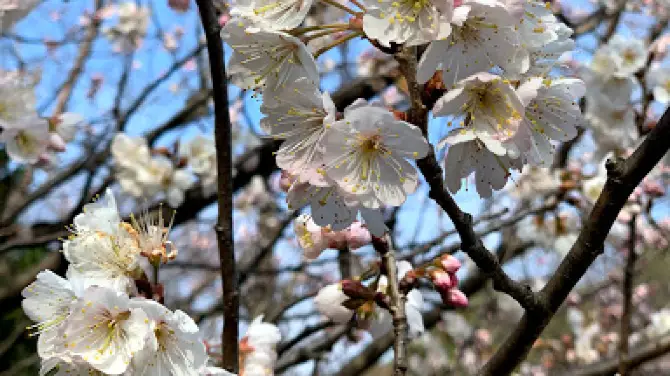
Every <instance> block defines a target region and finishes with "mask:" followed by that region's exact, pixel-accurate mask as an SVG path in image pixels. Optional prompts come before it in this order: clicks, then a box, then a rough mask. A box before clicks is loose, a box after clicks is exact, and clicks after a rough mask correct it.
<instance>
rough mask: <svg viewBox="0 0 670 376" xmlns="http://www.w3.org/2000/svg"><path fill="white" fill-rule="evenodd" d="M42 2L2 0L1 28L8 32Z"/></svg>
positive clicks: (0, 6)
mask: <svg viewBox="0 0 670 376" xmlns="http://www.w3.org/2000/svg"><path fill="white" fill-rule="evenodd" d="M40 3H41V1H40V0H2V1H0V29H1V31H2V33H3V34H4V33H6V32H8V31H10V30H11V29H12V27H13V26H14V25H15V24H16V23H17V22H19V21H21V20H22V19H23V18H24V17H26V16H27V15H28V14H29V13H30V12H31V11H32V10H33V9H34V8H35V7H37V6H38V5H39V4H40Z"/></svg>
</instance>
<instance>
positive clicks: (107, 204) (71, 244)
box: [63, 190, 141, 292]
mask: <svg viewBox="0 0 670 376" xmlns="http://www.w3.org/2000/svg"><path fill="white" fill-rule="evenodd" d="M72 231H73V235H72V236H71V237H70V238H69V239H68V240H66V241H65V242H63V254H64V255H65V258H66V259H67V260H68V261H69V262H70V265H69V266H68V271H67V276H68V279H73V278H82V279H83V280H84V281H85V285H84V287H88V286H91V285H101V286H109V287H112V288H113V289H115V290H118V291H125V292H132V291H134V290H135V282H134V280H135V278H138V277H140V274H141V269H140V268H139V264H138V257H139V255H140V251H141V250H140V248H139V245H138V243H137V240H136V238H135V237H134V236H133V233H134V230H133V229H132V227H131V226H130V225H129V224H127V223H123V222H121V221H120V218H119V215H118V209H117V207H116V201H115V200H114V196H113V194H112V192H111V191H110V190H108V191H107V192H106V193H105V196H104V197H103V199H101V200H100V201H99V202H97V203H95V204H89V205H86V206H85V207H84V213H82V214H79V215H77V217H75V220H74V227H73V228H72Z"/></svg>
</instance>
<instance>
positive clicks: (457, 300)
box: [440, 289, 468, 307]
mask: <svg viewBox="0 0 670 376" xmlns="http://www.w3.org/2000/svg"><path fill="white" fill-rule="evenodd" d="M440 295H442V301H443V302H444V303H445V304H449V305H452V306H454V307H467V306H468V297H467V296H465V294H464V293H463V291H461V290H459V289H451V290H449V291H448V292H447V293H445V294H440Z"/></svg>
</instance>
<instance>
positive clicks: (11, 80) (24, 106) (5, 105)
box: [0, 72, 36, 128]
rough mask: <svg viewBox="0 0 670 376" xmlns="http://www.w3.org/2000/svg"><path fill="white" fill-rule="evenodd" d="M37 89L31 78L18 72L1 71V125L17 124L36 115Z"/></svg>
mask: <svg viewBox="0 0 670 376" xmlns="http://www.w3.org/2000/svg"><path fill="white" fill-rule="evenodd" d="M35 103H36V99H35V89H34V88H33V84H32V82H31V80H30V79H29V78H28V77H26V76H25V75H23V74H20V73H18V72H0V127H2V128H7V127H10V126H16V125H17V124H19V123H20V122H21V121H22V120H23V119H26V118H29V117H35V116H36V112H35Z"/></svg>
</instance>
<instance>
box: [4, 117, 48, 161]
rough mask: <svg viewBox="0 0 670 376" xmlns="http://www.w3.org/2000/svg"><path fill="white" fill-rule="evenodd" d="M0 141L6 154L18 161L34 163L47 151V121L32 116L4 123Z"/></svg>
mask: <svg viewBox="0 0 670 376" xmlns="http://www.w3.org/2000/svg"><path fill="white" fill-rule="evenodd" d="M2 128H3V131H2V133H0V142H3V143H4V144H5V149H6V150H7V154H9V156H10V157H11V158H12V159H13V160H14V161H16V162H19V163H35V162H37V161H38V160H39V159H40V157H41V156H42V155H43V154H44V153H45V152H46V151H47V147H48V146H49V142H50V135H49V122H48V121H47V120H46V119H42V118H39V117H37V116H32V117H29V118H23V119H21V120H20V121H19V122H17V123H12V124H4V125H3V126H2Z"/></svg>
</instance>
